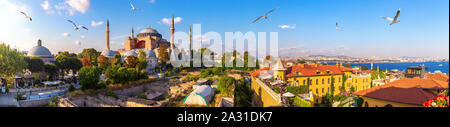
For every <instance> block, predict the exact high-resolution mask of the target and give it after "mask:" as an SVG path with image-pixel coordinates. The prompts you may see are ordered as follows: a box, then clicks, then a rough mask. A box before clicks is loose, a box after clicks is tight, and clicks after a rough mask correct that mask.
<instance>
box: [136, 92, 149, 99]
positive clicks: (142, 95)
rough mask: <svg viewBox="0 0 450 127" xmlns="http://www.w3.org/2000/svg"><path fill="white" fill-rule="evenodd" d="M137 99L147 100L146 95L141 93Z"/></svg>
mask: <svg viewBox="0 0 450 127" xmlns="http://www.w3.org/2000/svg"><path fill="white" fill-rule="evenodd" d="M137 97H138V98H139V99H145V100H147V95H145V93H141V94H139V95H138V96H137Z"/></svg>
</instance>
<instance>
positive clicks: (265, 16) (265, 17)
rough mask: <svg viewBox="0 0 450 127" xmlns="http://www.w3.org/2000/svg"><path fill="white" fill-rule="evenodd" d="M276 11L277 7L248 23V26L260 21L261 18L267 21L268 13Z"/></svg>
mask: <svg viewBox="0 0 450 127" xmlns="http://www.w3.org/2000/svg"><path fill="white" fill-rule="evenodd" d="M277 9H278V7H277V8H275V9H272V10H270V11H269V12H267V13H266V14H265V15H263V16H260V17H258V18H257V19H256V20H255V21H253V22H252V23H250V24H253V23H255V22H257V21H258V20H260V19H261V18H264V19H267V15H269V14H270V13H272V12H274V11H275V10H277Z"/></svg>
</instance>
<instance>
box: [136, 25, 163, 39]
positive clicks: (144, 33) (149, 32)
mask: <svg viewBox="0 0 450 127" xmlns="http://www.w3.org/2000/svg"><path fill="white" fill-rule="evenodd" d="M137 36H138V37H145V36H157V37H162V35H161V34H159V32H158V31H156V30H155V29H153V28H151V27H148V28H145V29H143V30H142V31H141V32H140V33H139V34H138V35H137Z"/></svg>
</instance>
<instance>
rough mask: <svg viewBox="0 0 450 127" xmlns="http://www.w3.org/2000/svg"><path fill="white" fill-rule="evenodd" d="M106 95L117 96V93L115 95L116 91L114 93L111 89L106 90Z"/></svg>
mask: <svg viewBox="0 0 450 127" xmlns="http://www.w3.org/2000/svg"><path fill="white" fill-rule="evenodd" d="M106 96H110V97H114V98H118V97H117V95H116V93H114V91H113V90H111V89H108V90H106Z"/></svg>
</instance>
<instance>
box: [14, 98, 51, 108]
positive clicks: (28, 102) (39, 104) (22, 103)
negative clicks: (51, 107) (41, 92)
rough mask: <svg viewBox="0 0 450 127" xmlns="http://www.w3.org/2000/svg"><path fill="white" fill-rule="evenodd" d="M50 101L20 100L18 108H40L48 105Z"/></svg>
mask: <svg viewBox="0 0 450 127" xmlns="http://www.w3.org/2000/svg"><path fill="white" fill-rule="evenodd" d="M49 101H50V99H39V100H22V101H19V106H20V107H42V106H45V105H47V104H48V103H49Z"/></svg>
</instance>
